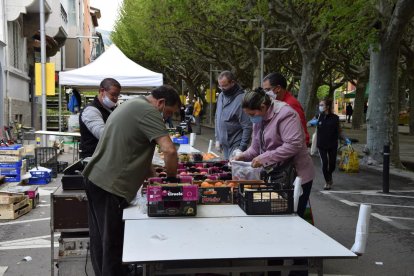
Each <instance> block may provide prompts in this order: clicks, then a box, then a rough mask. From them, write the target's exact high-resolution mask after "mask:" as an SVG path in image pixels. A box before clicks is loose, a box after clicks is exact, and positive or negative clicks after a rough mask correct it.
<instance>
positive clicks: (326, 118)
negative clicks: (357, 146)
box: [316, 99, 351, 190]
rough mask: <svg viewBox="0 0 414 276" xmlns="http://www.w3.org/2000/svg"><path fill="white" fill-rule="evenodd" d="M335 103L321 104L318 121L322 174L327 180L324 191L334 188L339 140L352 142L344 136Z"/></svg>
mask: <svg viewBox="0 0 414 276" xmlns="http://www.w3.org/2000/svg"><path fill="white" fill-rule="evenodd" d="M332 109H333V101H332V100H331V99H324V100H322V101H321V102H320V103H319V111H320V114H319V118H318V121H317V125H316V127H317V133H318V134H317V136H316V137H317V139H316V141H317V147H318V150H319V155H320V157H321V162H322V172H323V176H324V178H325V182H326V184H325V186H324V190H330V189H331V188H332V184H333V180H332V173H333V172H334V171H335V167H336V156H337V152H338V139H343V140H345V141H346V143H347V144H350V143H351V141H350V140H349V139H348V138H345V137H344V136H343V134H342V130H341V126H340V124H339V117H338V115H336V114H334V113H333V111H332Z"/></svg>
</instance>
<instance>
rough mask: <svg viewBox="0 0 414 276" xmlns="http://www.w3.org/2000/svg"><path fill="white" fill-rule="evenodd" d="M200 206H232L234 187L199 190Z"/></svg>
mask: <svg viewBox="0 0 414 276" xmlns="http://www.w3.org/2000/svg"><path fill="white" fill-rule="evenodd" d="M199 191H200V200H199V201H198V202H199V203H200V204H232V203H233V188H232V187H211V188H201V187H200V188H199Z"/></svg>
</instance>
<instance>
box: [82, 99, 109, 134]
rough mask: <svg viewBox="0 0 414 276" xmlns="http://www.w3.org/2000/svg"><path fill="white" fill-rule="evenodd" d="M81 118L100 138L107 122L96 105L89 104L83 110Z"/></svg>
mask: <svg viewBox="0 0 414 276" xmlns="http://www.w3.org/2000/svg"><path fill="white" fill-rule="evenodd" d="M81 120H82V121H83V123H84V124H85V126H86V128H87V129H88V130H89V131H90V132H91V133H92V134H93V136H95V137H96V139H100V138H101V136H102V133H103V131H104V128H105V122H104V120H103V118H102V114H101V112H99V110H98V109H97V108H96V107H93V106H88V107H86V108H85V110H83V112H82V116H81Z"/></svg>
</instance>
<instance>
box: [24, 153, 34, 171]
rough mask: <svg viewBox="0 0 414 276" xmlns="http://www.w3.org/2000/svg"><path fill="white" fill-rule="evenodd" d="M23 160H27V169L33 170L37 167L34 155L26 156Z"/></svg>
mask: <svg viewBox="0 0 414 276" xmlns="http://www.w3.org/2000/svg"><path fill="white" fill-rule="evenodd" d="M23 159H25V160H26V162H27V163H26V164H27V168H28V169H32V168H34V167H36V158H35V157H34V156H32V155H26V156H24V157H23Z"/></svg>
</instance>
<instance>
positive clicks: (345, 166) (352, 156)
mask: <svg viewBox="0 0 414 276" xmlns="http://www.w3.org/2000/svg"><path fill="white" fill-rule="evenodd" d="M339 169H340V170H343V171H344V172H359V159H358V153H357V152H356V151H355V150H354V148H353V147H352V146H351V145H348V147H347V148H346V149H344V150H343V151H342V155H341V161H340V162H339Z"/></svg>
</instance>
